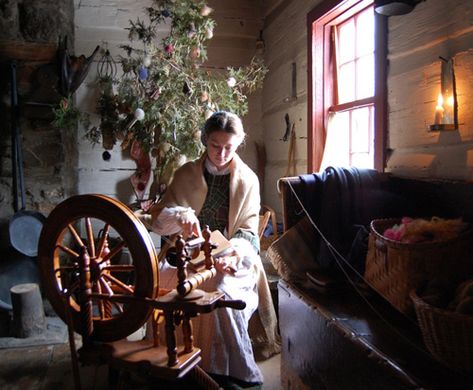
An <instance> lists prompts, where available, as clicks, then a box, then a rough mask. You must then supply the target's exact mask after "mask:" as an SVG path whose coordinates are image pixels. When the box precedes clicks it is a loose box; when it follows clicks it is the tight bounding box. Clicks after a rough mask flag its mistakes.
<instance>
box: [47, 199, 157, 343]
mask: <svg viewBox="0 0 473 390" xmlns="http://www.w3.org/2000/svg"><path fill="white" fill-rule="evenodd" d="M91 219H94V220H98V221H102V222H103V223H104V224H105V225H109V226H110V227H111V228H112V229H113V230H114V231H116V232H117V233H118V234H119V237H120V238H121V239H122V241H123V242H122V243H121V244H122V245H123V243H125V244H126V246H127V247H128V250H129V251H130V254H131V256H132V258H133V265H134V267H133V271H132V272H133V276H134V278H135V280H134V286H133V289H132V290H130V291H129V293H130V294H131V293H132V295H134V296H136V297H142V298H145V297H146V298H151V299H154V298H155V297H156V295H157V291H158V286H159V283H158V282H159V275H158V267H157V256H156V252H155V249H154V245H153V242H152V240H151V237H150V236H149V234H148V231H147V229H146V227H145V226H144V225H143V224H142V222H141V221H140V220H139V219H138V218H137V217H136V216H135V215H134V214H133V212H132V211H131V210H130V209H129V208H128V207H127V206H125V205H124V204H123V203H121V202H119V201H117V200H116V199H113V198H110V197H107V196H105V195H97V194H87V195H77V196H73V197H71V198H69V199H66V200H65V201H63V202H62V203H60V204H59V205H58V206H57V207H56V208H55V209H54V210H53V211H52V212H51V213H50V215H49V216H48V218H47V219H46V221H45V223H44V225H43V229H42V231H41V236H40V240H39V245H38V261H39V265H40V271H41V280H42V285H43V288H44V291H45V294H46V297H47V298H48V300H49V301H50V303H51V305H52V306H53V308H54V309H55V311H56V313H57V314H58V315H59V317H61V318H62V319H63V320H65V319H66V308H65V305H66V303H65V299H64V294H63V291H62V288H63V287H62V281H61V276H62V274H61V272H62V271H59V270H61V269H62V268H64V267H63V266H62V265H61V258H60V255H61V254H63V253H64V249H63V248H61V247H60V245H62V243H63V240H64V237H65V236H66V234H67V233H68V231H70V230H69V226H70V225H71V224H73V223H76V222H79V223H82V220H84V223H86V224H87V223H90V220H91ZM92 238H93V239H92V240H91V241H92V242H94V244H87V247H88V249H89V250H91V249H92V250H91V251H92V252H93V251H94V248H93V247H95V240H96V237H95V234H93V237H92ZM97 239H98V237H97ZM79 240H80V238H79ZM99 242H100V241H99ZM91 247H92V248H91ZM67 249H71V248H67ZM96 249H99V248H96ZM112 249H113V248H112ZM94 255H95V254H94V253H92V258H93V259H92V261H91V263H92V264H93V267H94V266H96V264H95V261H96V260H97V262H98V258H100V255H101V254H98V256H94ZM71 256H72V258H73V257H74V256H73V255H71ZM104 257H106V256H104ZM102 259H103V258H102ZM93 267H92V268H93ZM71 271H72V270H71ZM95 272H101V271H100V269H99V268H97V267H96V269H95ZM105 273H106V272H104V274H105ZM59 274H61V276H58V275H59ZM101 275H103V274H101ZM104 276H105V275H104ZM95 278H96V279H97V275H96V276H95ZM96 281H97V283H98V279H97V280H96ZM112 281H113V279H112ZM117 283H118V281H117ZM112 285H113V283H112ZM67 305H68V308H69V309H70V313H71V316H72V322H73V326H74V329H75V330H76V331H77V332H78V333H81V313H80V307H79V305H78V303H77V302H76V301H75V300H74V298H71V299H69V301H68V302H67ZM151 311H152V307H151V306H150V305H147V304H145V303H143V304H142V303H139V302H138V303H136V304H133V305H127V306H126V308H125V310H124V311H123V312H122V313H119V314H118V315H115V316H111V317H110V318H103V317H102V316H100V317H99V318H97V316H95V317H94V319H93V327H94V332H93V337H94V339H96V340H98V341H115V340H119V339H122V338H124V337H126V336H128V335H130V334H131V333H133V332H134V331H136V330H137V329H139V327H140V326H142V325H143V324H144V323H145V322H146V320H147V318H148V316H149V314H150V313H151Z"/></svg>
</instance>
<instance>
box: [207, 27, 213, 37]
mask: <svg viewBox="0 0 473 390" xmlns="http://www.w3.org/2000/svg"><path fill="white" fill-rule="evenodd" d="M205 36H206V38H207V39H212V37H213V36H214V31H213V30H212V29H211V28H210V27H208V28H207V29H206V30H205Z"/></svg>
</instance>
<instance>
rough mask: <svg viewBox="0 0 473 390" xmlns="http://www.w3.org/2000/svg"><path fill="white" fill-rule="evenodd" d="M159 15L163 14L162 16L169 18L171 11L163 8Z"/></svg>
mask: <svg viewBox="0 0 473 390" xmlns="http://www.w3.org/2000/svg"><path fill="white" fill-rule="evenodd" d="M161 15H163V17H165V18H169V17H170V16H171V13H170V12H169V10H167V9H163V10H162V11H161Z"/></svg>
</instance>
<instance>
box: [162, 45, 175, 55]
mask: <svg viewBox="0 0 473 390" xmlns="http://www.w3.org/2000/svg"><path fill="white" fill-rule="evenodd" d="M164 50H165V51H166V53H168V54H172V52H173V51H174V45H173V44H172V43H168V44H167V45H166V47H165V48H164Z"/></svg>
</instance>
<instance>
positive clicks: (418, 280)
mask: <svg viewBox="0 0 473 390" xmlns="http://www.w3.org/2000/svg"><path fill="white" fill-rule="evenodd" d="M472 256H473V228H472V227H471V226H470V225H469V224H467V223H464V222H463V221H462V220H461V219H442V218H437V217H433V218H431V219H424V218H417V219H412V218H407V217H405V218H402V219H399V218H389V219H375V220H373V221H371V224H370V236H369V242H368V253H367V257H366V264H365V274H364V278H365V281H366V282H367V284H368V285H370V286H371V287H372V288H373V289H374V290H375V291H377V292H378V293H379V294H380V295H381V296H383V297H384V298H385V299H386V300H387V301H388V302H390V303H391V304H392V305H393V306H394V307H395V308H396V309H398V310H399V311H401V312H402V313H404V314H407V315H413V314H414V310H413V303H412V300H411V299H410V297H409V294H410V292H411V290H412V289H416V288H418V287H420V286H421V285H422V283H424V282H426V281H427V280H432V279H437V278H439V277H440V278H442V279H444V280H445V281H448V282H452V283H456V282H458V281H459V280H461V279H463V278H465V277H468V276H469V275H470V276H472V277H473V257H472Z"/></svg>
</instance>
